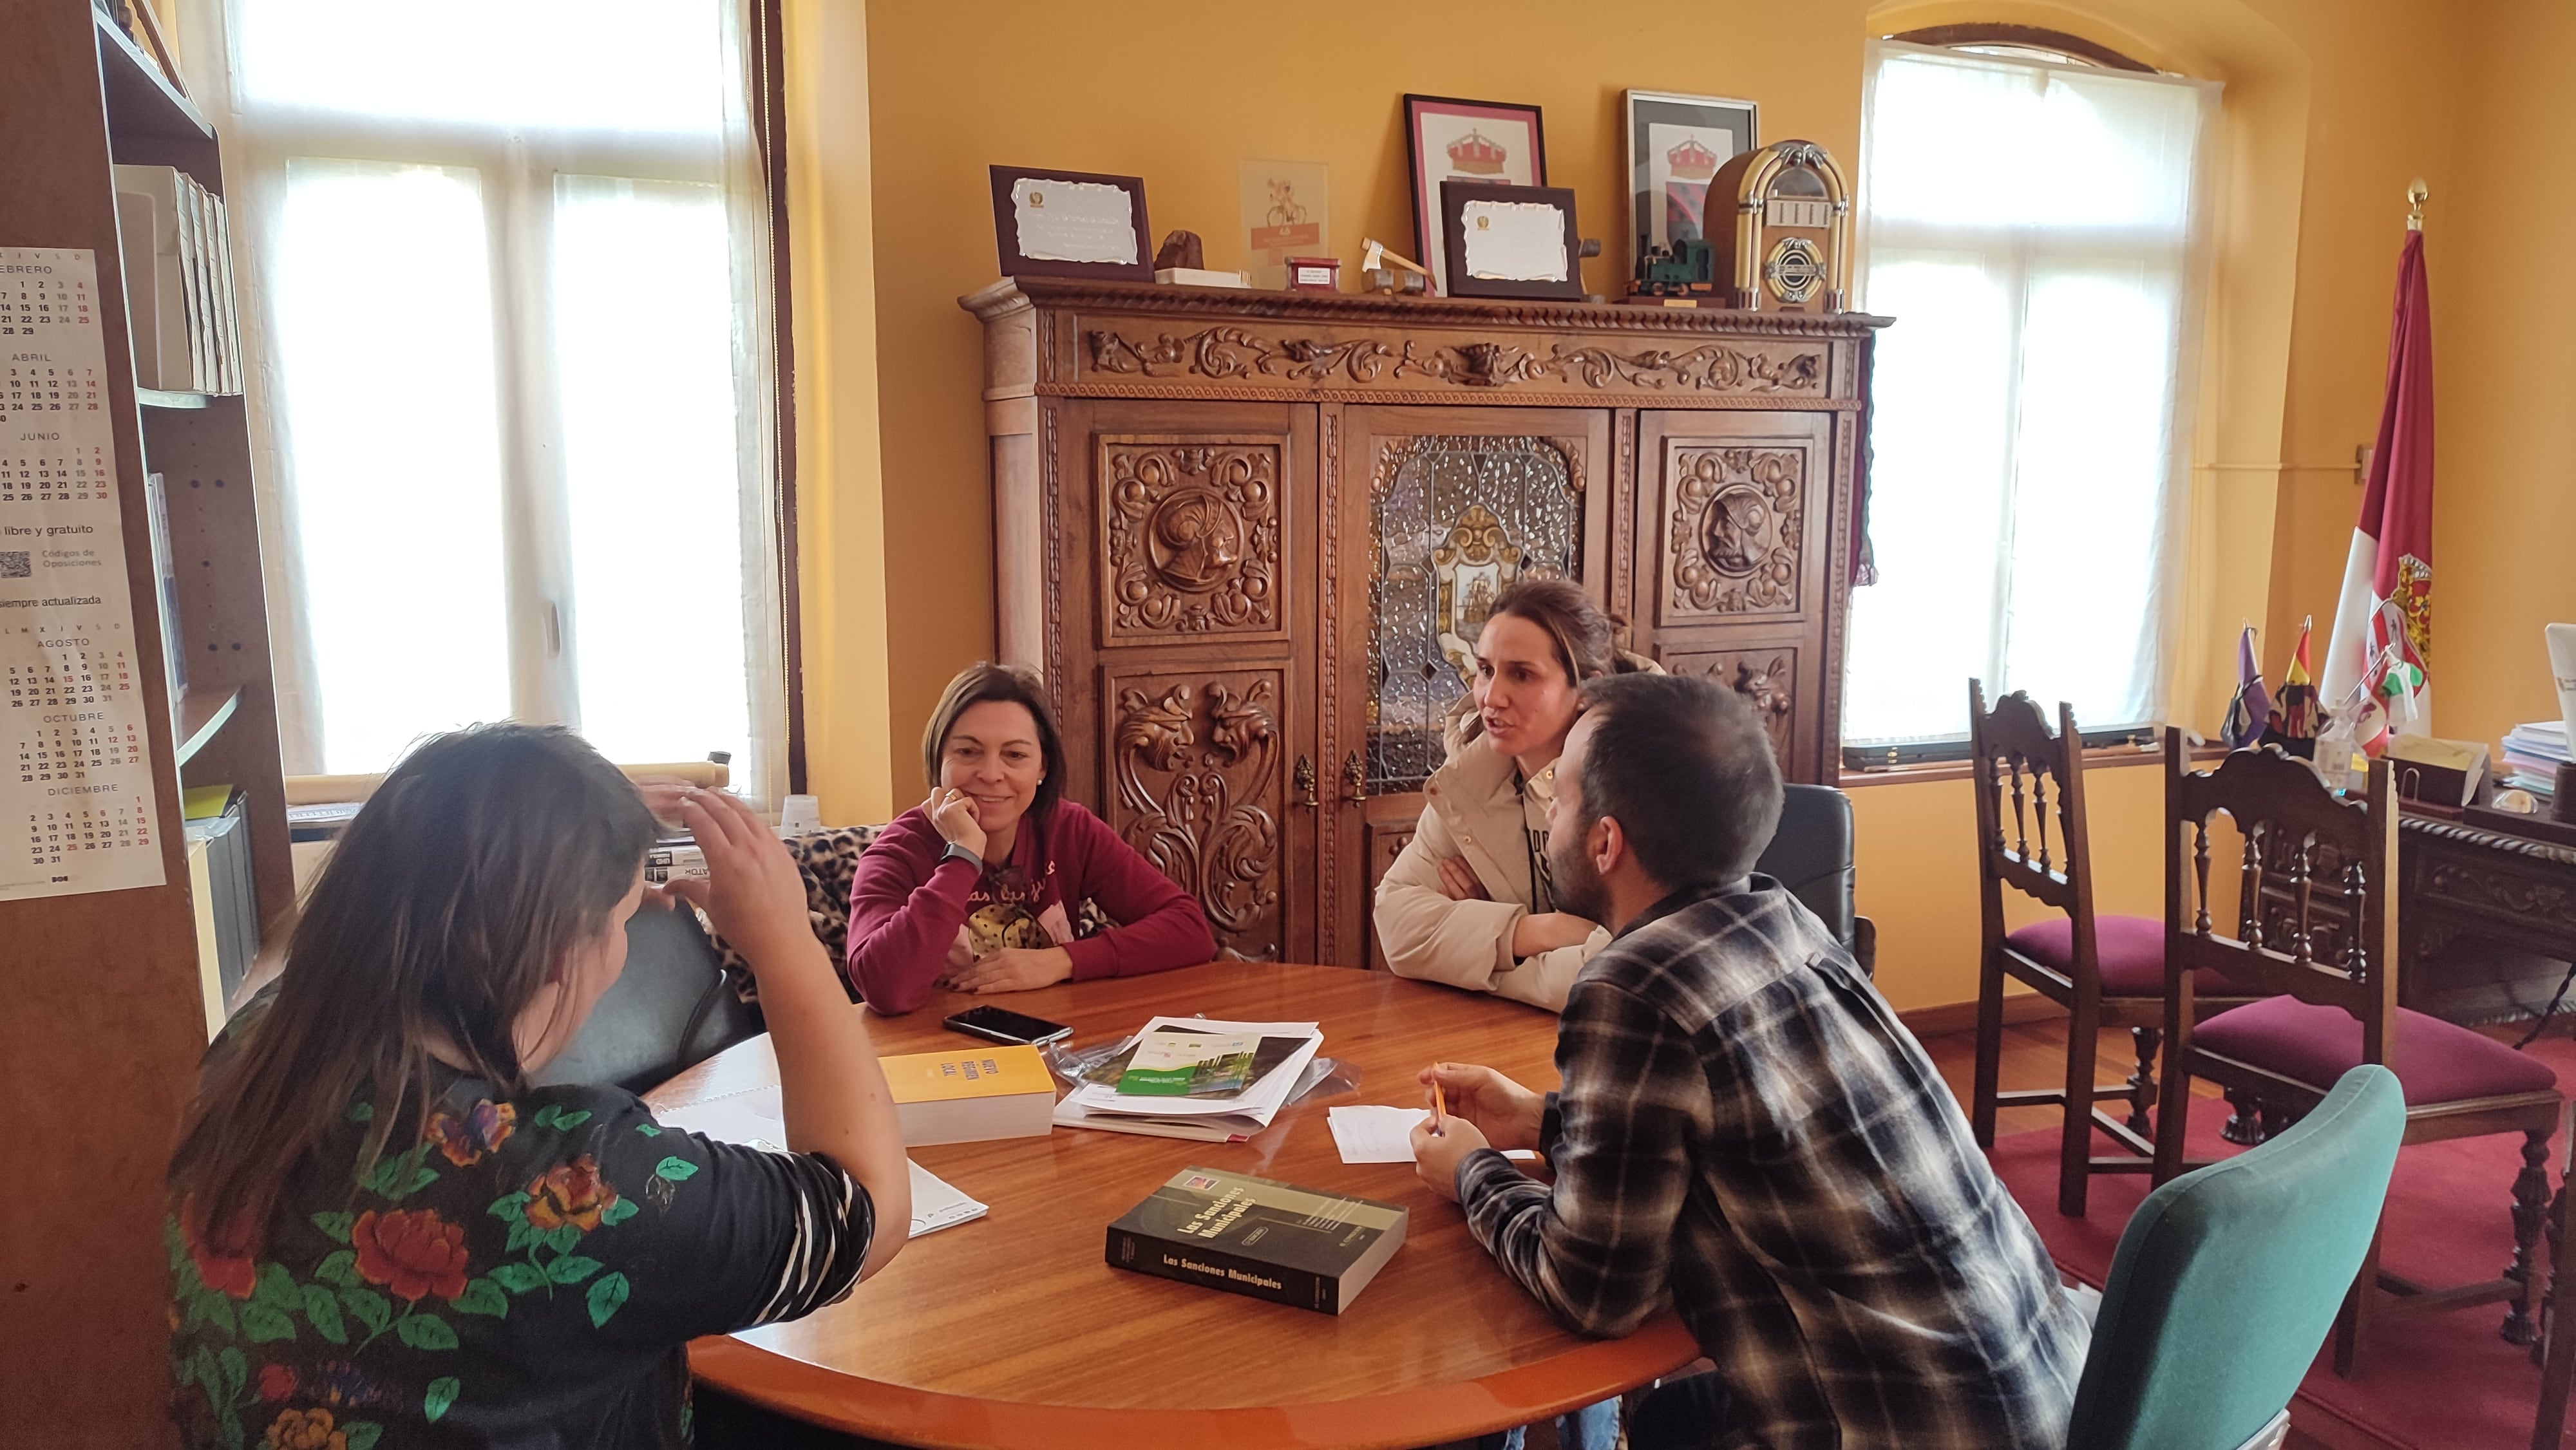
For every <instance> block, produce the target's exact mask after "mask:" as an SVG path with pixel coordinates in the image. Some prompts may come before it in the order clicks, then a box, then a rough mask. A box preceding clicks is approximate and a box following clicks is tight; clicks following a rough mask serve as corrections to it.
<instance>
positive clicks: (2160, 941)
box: [2004, 916, 2246, 997]
mask: <svg viewBox="0 0 2576 1450" xmlns="http://www.w3.org/2000/svg"><path fill="white" fill-rule="evenodd" d="M2004 945H2006V946H2008V947H2011V948H2012V949H2013V950H2014V951H2017V952H2019V953H2021V954H2022V955H2023V956H2026V957H2028V958H2030V959H2031V960H2032V961H2035V962H2037V963H2039V964H2040V965H2041V966H2044V967H2047V968H2048V969H2049V970H2051V971H2054V972H2060V973H2063V974H2065V975H2066V976H2068V977H2072V976H2074V975H2075V919H2074V918H2073V917H2067V916H2052V917H2050V918H2049V919H2047V920H2046V921H2040V922H2033V923H2032V924H2031V925H2029V926H2026V927H2023V928H2022V929H2021V930H2019V931H2016V932H2011V933H2008V934H2007V935H2006V936H2005V937H2004ZM2093 950H2094V951H2095V953H2096V954H2098V955H2099V956H2100V957H2101V967H2102V995H2103V996H2106V997H2161V996H2163V995H2164V994H2165V924H2164V922H2163V920H2162V919H2161V918H2158V917H2151V916H2096V917H2094V918H2093ZM2191 989H2192V991H2193V992H2195V993H2197V994H2199V995H2202V996H2221V997H2235V996H2244V995H2246V993H2245V992H2244V990H2243V989H2242V988H2239V987H2232V986H2230V985H2229V984H2228V981H2227V978H2225V977H2224V976H2221V975H2220V974H2219V973H2218V972H2217V971H2216V970H2215V969H2213V968H2210V967H2203V968H2201V969H2200V970H2199V971H2198V972H2196V973H2194V974H2193V976H2192V979H2191Z"/></svg>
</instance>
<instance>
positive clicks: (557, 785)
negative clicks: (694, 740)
mask: <svg viewBox="0 0 2576 1450" xmlns="http://www.w3.org/2000/svg"><path fill="white" fill-rule="evenodd" d="M653 838H654V827H653V816H652V813H651V812H650V811H649V810H647V809H646V808H645V805H644V801H643V798H642V797H641V796H639V795H638V794H637V793H636V790H635V787H634V786H633V785H631V784H629V783H628V782H627V779H626V777H625V776H623V775H621V774H619V773H618V771H617V768H616V767H615V766H613V765H610V764H609V763H608V762H607V761H605V760H603V759H601V758H600V756H599V752H597V751H595V750H593V749H591V748H590V746H589V745H587V744H585V743H584V742H583V741H582V740H581V738H580V737H578V736H576V735H573V734H571V733H569V732H567V731H564V730H560V729H554V728H545V727H537V726H527V725H481V726H476V727H474V728H472V729H468V730H459V731H456V732H454V733H452V734H447V735H441V736H437V737H435V738H433V739H431V740H429V741H427V742H425V743H423V744H422V745H421V746H419V747H418V748H417V749H415V750H413V751H412V752H411V754H410V755H409V756H407V757H405V759H404V760H403V762H402V764H400V765H398V766H396V767H395V768H394V771H393V773H392V774H391V775H388V776H386V777H385V781H384V784H383V785H381V786H379V787H378V788H377V789H376V792H375V794H374V795H373V796H371V797H369V798H368V801H367V804H366V807H365V809H363V810H361V811H359V812H358V815H357V818H356V819H355V820H353V821H351V822H350V823H349V827H348V829H347V830H346V831H344V832H342V833H341V836H340V840H339V843H338V845H337V846H336V847H334V848H333V850H332V852H331V857H330V860H329V861H328V862H326V863H325V864H324V866H323V868H322V874H321V876H320V877H319V879H317V880H316V881H315V882H314V883H313V888H312V892H311V894H310V895H309V896H308V897H307V899H306V901H305V904H304V912H303V916H302V918H301V919H300V920H299V921H298V922H297V923H296V925H295V931H294V934H293V935H292V936H291V937H290V938H289V939H288V942H287V947H286V967H285V974H284V976H283V977H282V978H281V979H280V981H279V985H278V989H277V999H276V1001H275V1003H274V1004H273V1005H272V1006H270V1007H269V1009H268V1011H267V1014H266V1016H265V1017H263V1018H262V1019H261V1020H260V1021H259V1022H258V1023H257V1025H256V1026H254V1027H253V1028H252V1029H251V1030H250V1032H249V1034H248V1041H246V1042H245V1043H243V1044H242V1047H241V1050H240V1051H239V1052H238V1053H237V1054H235V1055H234V1056H233V1057H232V1059H231V1060H230V1061H229V1062H225V1063H223V1064H222V1065H221V1066H220V1067H219V1068H217V1070H216V1071H215V1073H214V1075H213V1077H212V1078H211V1080H210V1081H209V1082H208V1083H207V1084H206V1086H205V1090H204V1092H203V1093H202V1094H201V1095H200V1096H199V1097H198V1099H197V1102H196V1105H195V1107H194V1108H193V1109H192V1110H191V1111H190V1113H189V1116H188V1122H187V1126H186V1128H185V1130H184V1131H183V1132H182V1134H181V1137H180V1140H179V1147H178V1151H177V1152H176V1153H175V1154H174V1155H173V1156H172V1158H171V1163H170V1183H171V1189H172V1192H173V1193H174V1194H175V1195H177V1196H178V1197H179V1199H180V1200H181V1202H182V1203H183V1204H185V1205H186V1209H187V1212H188V1215H189V1217H190V1219H191V1221H192V1223H193V1224H194V1225H196V1226H197V1227H198V1231H199V1232H200V1233H201V1234H202V1235H203V1236H205V1237H207V1238H209V1239H210V1240H211V1241H212V1242H214V1243H215V1244H216V1246H218V1247H220V1248H221V1249H223V1250H224V1251H226V1252H234V1253H249V1252H253V1251H255V1250H256V1249H257V1247H258V1244H259V1241H260V1237H261V1230H262V1227H263V1226H264V1224H265V1223H266V1221H267V1218H268V1215H269V1211H270V1209H271V1208H272V1207H273V1206H274V1204H275V1203H276V1199H277V1195H278V1194H279V1192H280V1191H281V1190H282V1189H283V1188H284V1187H285V1186H286V1183H287V1182H288V1180H289V1178H290V1177H291V1175H292V1174H293V1173H294V1172H295V1170H296V1168H297V1167H298V1165H299V1164H300V1163H301V1161H302V1160H303V1158H304V1156H305V1155H306V1154H307V1153H309V1152H310V1151H312V1149H313V1148H314V1146H315V1145H316V1144H318V1143H319V1142H320V1141H321V1140H322V1138H323V1137H324V1135H325V1134H327V1133H328V1132H329V1131H330V1130H331V1128H332V1126H333V1125H334V1124H336V1123H337V1122H339V1121H340V1119H341V1118H342V1117H343V1116H344V1115H347V1114H349V1113H350V1112H351V1111H352V1106H353V1104H354V1103H355V1102H356V1101H358V1100H359V1098H360V1095H361V1094H362V1093H363V1094H366V1095H368V1106H369V1110H370V1111H371V1113H372V1117H371V1118H370V1120H369V1121H370V1122H371V1124H372V1126H371V1127H370V1128H369V1130H368V1135H367V1138H366V1141H365V1148H364V1151H363V1152H362V1153H361V1154H360V1164H361V1172H362V1173H363V1172H364V1171H365V1168H366V1167H367V1166H370V1165H372V1164H373V1163H374V1162H375V1161H376V1159H377V1158H378V1156H379V1155H381V1154H382V1153H383V1151H384V1148H385V1144H386V1142H387V1140H388V1138H389V1137H391V1135H392V1134H394V1133H395V1132H396V1131H397V1125H398V1123H399V1122H400V1121H402V1120H404V1119H405V1118H406V1117H408V1118H409V1119H410V1120H411V1121H412V1127H411V1129H410V1133H411V1134H412V1135H413V1136H416V1135H417V1134H418V1133H420V1132H421V1131H422V1130H424V1129H425V1128H426V1126H427V1118H428V1113H429V1107H430V1096H429V1094H428V1092H427V1091H426V1085H427V1082H428V1077H429V1043H430V1041H431V1040H432V1039H433V1038H434V1037H435V1038H443V1039H444V1040H445V1042H446V1043H448V1044H450V1045H452V1047H453V1049H454V1051H456V1052H457V1053H458V1054H460V1055H461V1056H462V1057H463V1058H464V1060H465V1065H466V1067H467V1069H468V1070H469V1071H471V1072H472V1073H473V1074H474V1075H475V1076H477V1077H481V1078H484V1079H486V1080H488V1081H490V1082H492V1083H493V1084H495V1085H496V1086H497V1087H498V1088H499V1089H500V1090H501V1091H503V1092H505V1093H510V1094H514V1095H515V1094H517V1093H519V1092H522V1091H524V1090H525V1089H526V1087H527V1074H526V1071H525V1069H524V1066H523V1064H522V1063H521V1062H520V1060H519V1043H518V1037H517V1031H516V1029H517V1025H518V1021H519V1018H520V1016H521V1014H522V1013H524V1012H525V1011H526V1010H527V1008H528V1005H529V1003H530V1002H532V1001H533V1000H534V999H535V997H536V995H537V993H538V991H539V989H540V988H542V987H543V986H544V985H545V982H546V979H547V977H548V975H549V974H550V973H551V972H553V971H554V970H555V969H556V966H557V964H558V963H559V962H561V961H562V960H563V958H564V955H565V953H566V952H567V951H569V950H571V949H572V948H574V947H577V946H579V945H580V944H582V943H583V942H586V941H588V940H590V939H592V938H594V937H596V936H597V935H598V934H599V932H600V930H601V928H602V927H603V926H604V925H605V924H606V922H607V920H608V915H609V912H610V911H611V910H612V909H614V908H615V907H616V905H617V903H618V902H620V901H621V900H623V899H625V896H626V893H627V892H628V891H629V890H630V889H632V888H633V886H634V884H635V874H636V871H637V870H638V869H639V868H640V867H641V866H642V864H643V861H644V853H645V852H646V851H647V850H648V849H649V848H650V847H651V846H652V844H653ZM405 1141H408V1138H407V1139H406V1140H405Z"/></svg>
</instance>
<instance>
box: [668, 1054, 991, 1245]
mask: <svg viewBox="0 0 2576 1450" xmlns="http://www.w3.org/2000/svg"><path fill="white" fill-rule="evenodd" d="M654 1117H655V1118H656V1120H658V1121H659V1122H660V1123H661V1124H662V1125H663V1126H665V1127H670V1128H680V1129H684V1130H686V1131H688V1132H692V1133H696V1134H699V1135H701V1136H703V1137H708V1138H715V1139H719V1140H721V1141H723V1142H727V1143H740V1144H742V1145H743V1146H744V1147H746V1148H758V1149H760V1150H761V1151H762V1152H765V1153H784V1152H786V1151H787V1123H786V1117H787V1108H786V1100H785V1098H784V1097H783V1096H782V1095H781V1094H780V1092H779V1090H778V1089H777V1088H774V1087H765V1088H753V1089H751V1090H749V1091H747V1092H738V1093H728V1094H726V1095H725V1096H723V1097H720V1098H711V1099H709V1100H708V1101H706V1102H702V1103H691V1104H690V1105H689V1106H687V1107H685V1108H673V1109H672V1110H670V1111H669V1112H667V1113H657V1114H655V1115H654ZM905 1161H906V1163H907V1164H909V1166H910V1167H911V1169H912V1229H911V1232H909V1233H908V1234H906V1235H905V1237H906V1238H915V1239H917V1238H919V1237H921V1236H922V1235H923V1234H927V1233H937V1232H939V1231H940V1230H941V1229H944V1228H954V1227H956V1226H957V1225H959V1224H961V1223H971V1222H973V1221H974V1220H976V1219H979V1218H982V1217H983V1216H984V1215H985V1214H986V1213H987V1212H989V1211H990V1210H989V1209H988V1208H987V1207H986V1206H985V1205H983V1204H981V1203H978V1202H976V1201H975V1200H974V1199H971V1198H968V1197H967V1196H966V1195H965V1194H963V1193H960V1192H958V1191H957V1190H956V1189H955V1188H954V1187H952V1186H950V1185H949V1184H948V1183H947V1182H946V1181H944V1180H942V1179H941V1178H940V1177H939V1176H938V1175H937V1174H935V1173H932V1172H931V1171H930V1170H929V1169H927V1168H924V1167H922V1166H921V1165H920V1164H918V1163H912V1162H911V1160H909V1159H907V1160H905Z"/></svg>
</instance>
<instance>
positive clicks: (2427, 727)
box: [2324, 230, 2433, 754]
mask: <svg viewBox="0 0 2576 1450" xmlns="http://www.w3.org/2000/svg"><path fill="white" fill-rule="evenodd" d="M2432 652H2433V304H2432V296H2431V292H2430V290H2429V287H2428V285H2427V283H2426V281H2425V277H2424V234H2423V233H2422V232H2420V231H2413V230H2410V231H2408V232H2407V233H2406V248H2405V250H2404V251H2403V252H2401V253H2400V254H2399V255H2398V259H2397V302H2396V312H2395V316H2394V318H2393V319H2392V321H2391V322H2390V324H2389V330H2388V387H2387V390H2386V394H2385V397H2384V399H2383V401H2382V402H2381V404H2380V411H2379V440H2378V444H2377V446H2376V447H2375V448H2374V449H2373V451H2372V453H2371V455H2370V476H2369V479H2368V482H2367V485H2366V487H2365V488H2364V489H2363V490H2362V498H2361V518H2360V520H2359V521H2358V522H2357V523H2355V524H2354V526H2353V531H2352V553H2351V554H2350V556H2349V557H2347V559H2346V560H2345V562H2344V570H2343V593H2342V596H2341V597H2340V598H2339V599H2337V600H2336V602H2335V618H2334V638H2333V641H2332V642H2331V643H2330V644H2328V645H2327V646H2326V668H2325V681H2324V684H2325V696H2326V698H2327V699H2329V700H2341V699H2343V698H2344V697H2345V696H2346V695H2347V694H2349V693H2350V692H2351V691H2352V690H2353V688H2354V687H2355V686H2360V687H2362V688H2363V689H2364V690H2365V691H2366V693H2367V695H2368V696H2369V697H2371V698H2373V699H2375V700H2376V701H2378V703H2379V704H2380V706H2381V708H2382V709H2383V710H2384V712H2385V715H2384V718H2385V721H2386V728H2387V729H2389V730H2392V731H2395V732H2396V733H2398V734H2400V735H2429V734H2431V733H2432V728H2433V715H2432V704H2433V696H2432V681H2431V678H2430V676H2429V673H2428V671H2429V664H2428V661H2429V659H2430V657H2431V655H2432ZM2373 753H2374V754H2375V753H2377V752H2375V751H2374V752H2373Z"/></svg>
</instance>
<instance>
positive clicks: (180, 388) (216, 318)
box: [115, 166, 241, 394]
mask: <svg viewBox="0 0 2576 1450" xmlns="http://www.w3.org/2000/svg"><path fill="white" fill-rule="evenodd" d="M115 172H116V208H117V215H116V225H117V233H118V237H119V239H120V245H121V247H122V250H123V252H124V254H125V266H124V269H123V270H124V278H125V316H126V328H127V331H128V332H129V333H130V334H131V335H132V337H133V351H134V381H135V384H136V386H138V387H146V388H157V389H160V390H162V391H164V392H181V393H223V394H230V393H238V392H240V391H241V339H240V324H239V317H238V315H237V313H236V311H235V309H234V307H233V300H232V287H233V264H232V246H231V244H230V242H229V241H228V240H227V236H228V221H227V214H226V212H225V209H224V199H223V198H222V197H220V196H217V195H215V194H214V193H213V192H210V191H208V190H206V189H205V188H204V187H202V186H199V185H198V184H197V182H196V180H195V179H194V178H192V177H190V176H189V175H188V174H187V173H186V172H183V171H180V170H178V169H177V168H175V167H169V166H118V167H116V168H115Z"/></svg>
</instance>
